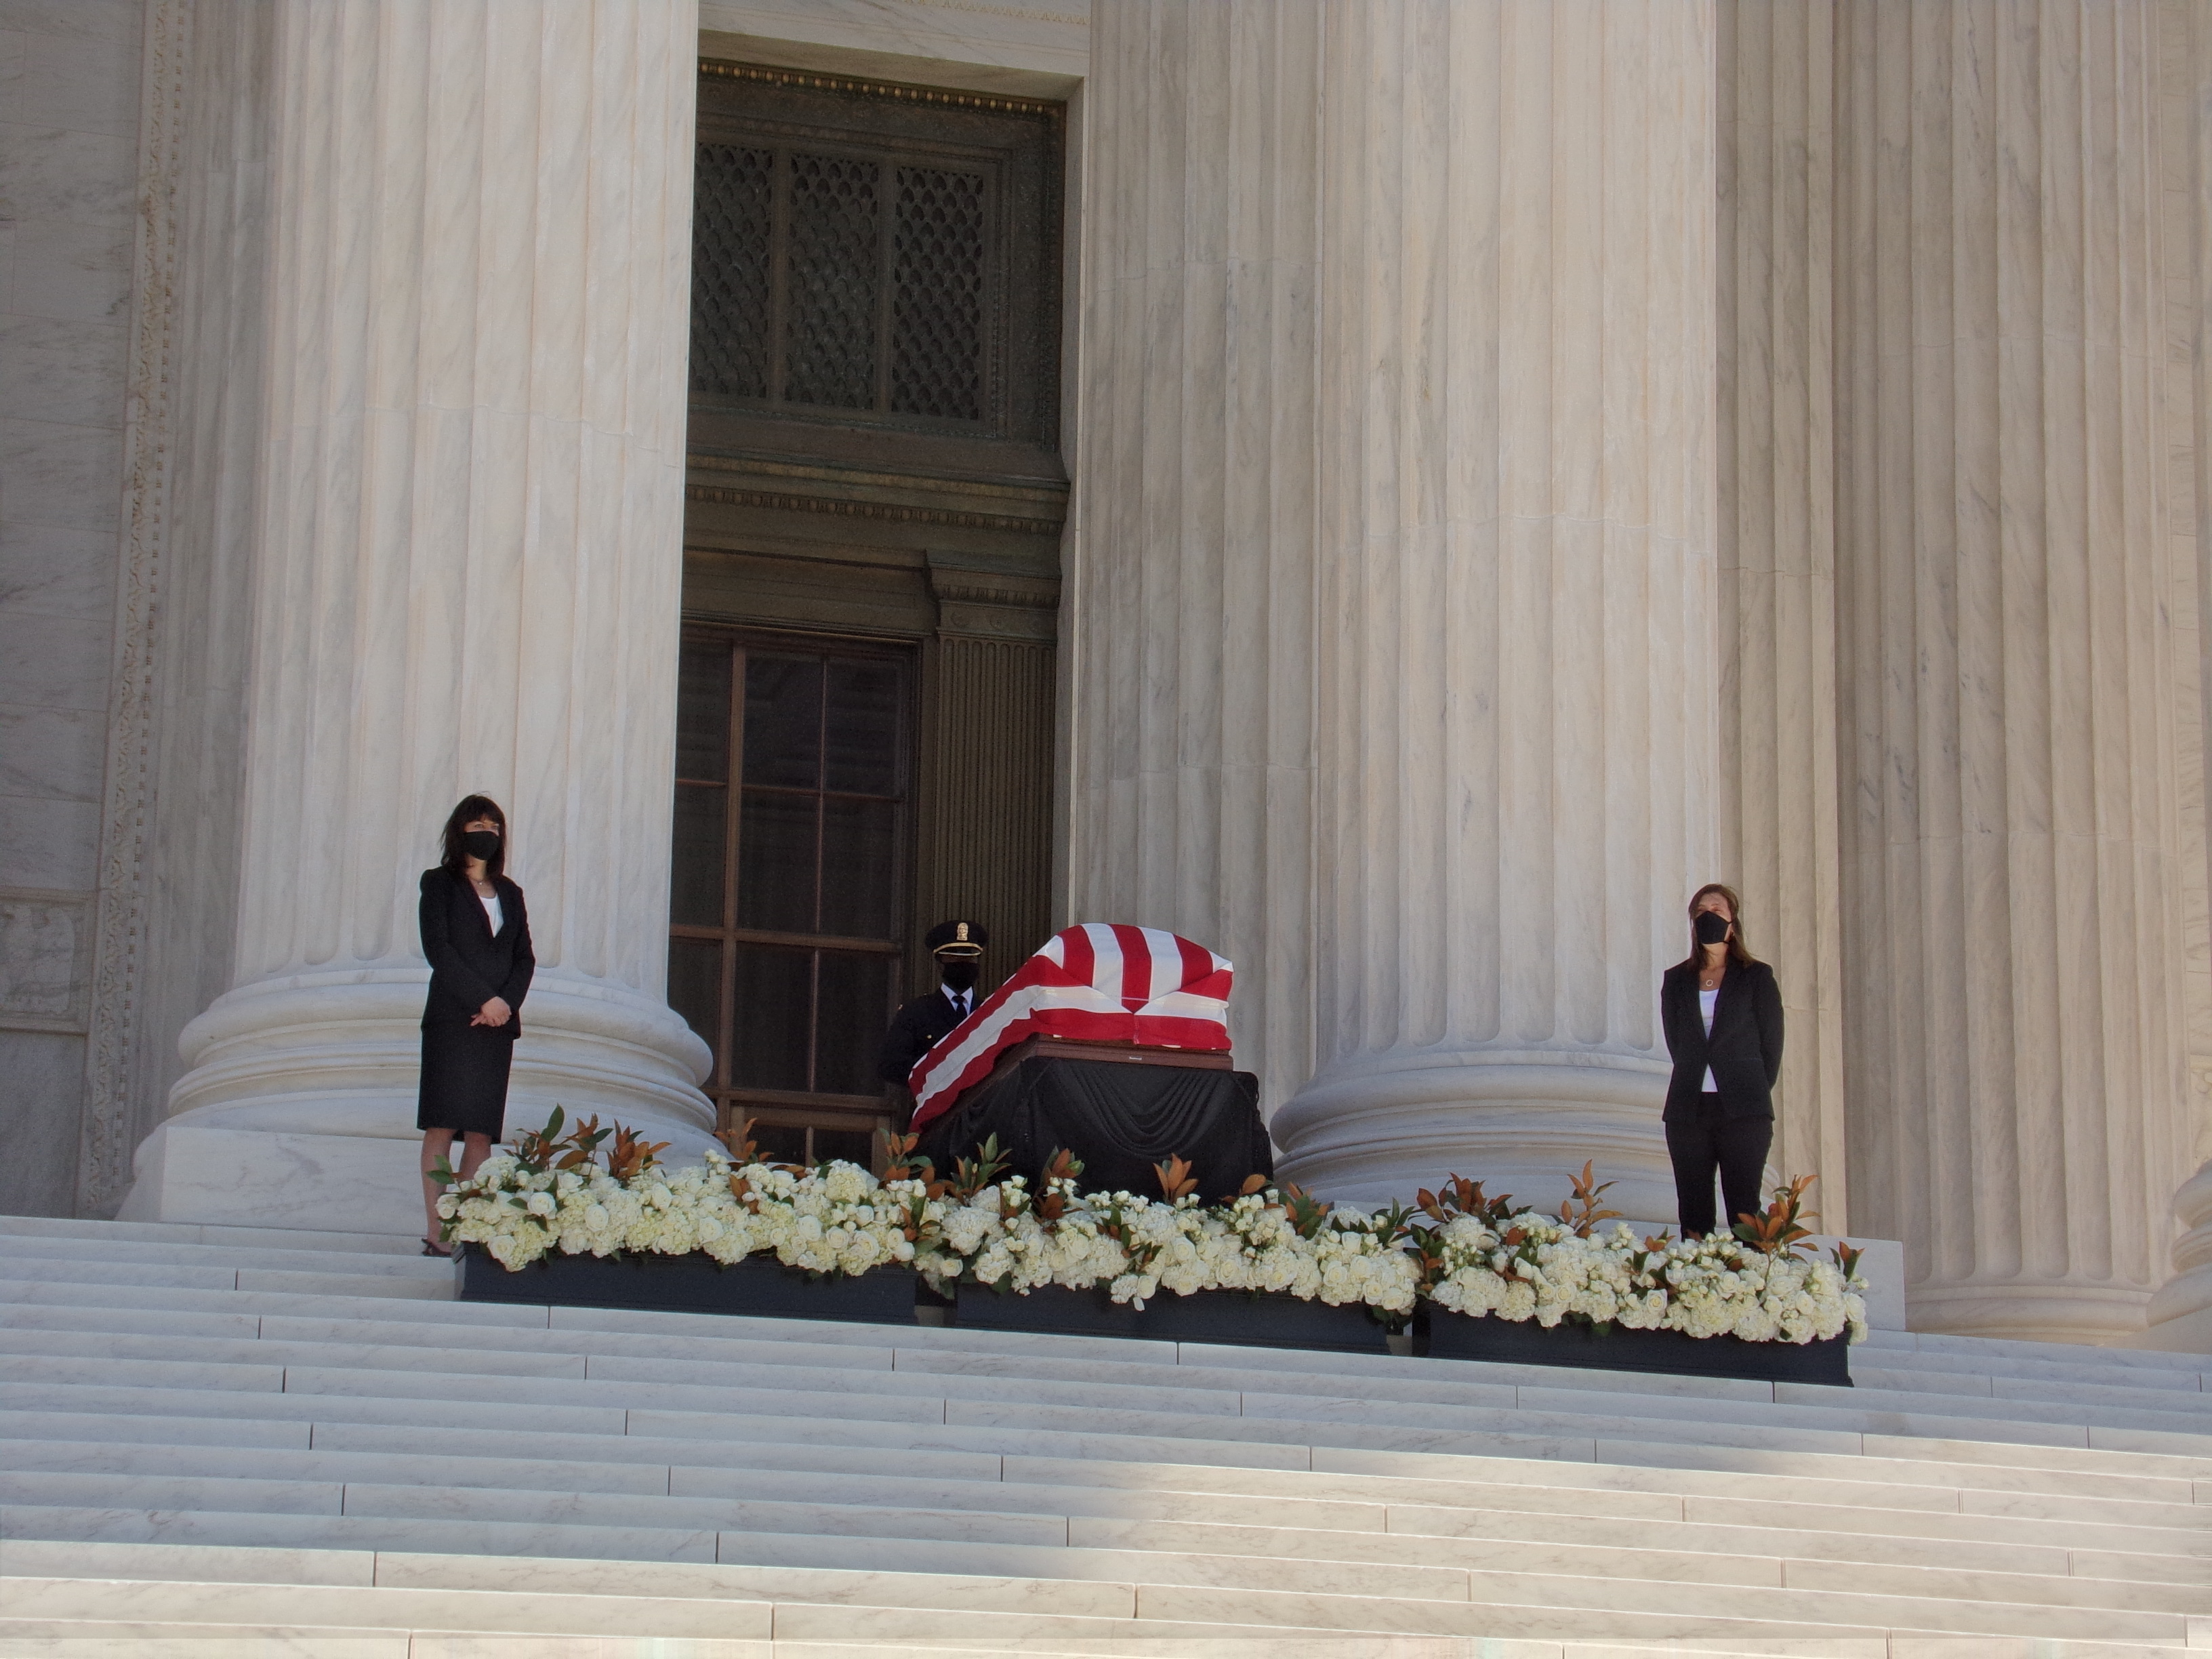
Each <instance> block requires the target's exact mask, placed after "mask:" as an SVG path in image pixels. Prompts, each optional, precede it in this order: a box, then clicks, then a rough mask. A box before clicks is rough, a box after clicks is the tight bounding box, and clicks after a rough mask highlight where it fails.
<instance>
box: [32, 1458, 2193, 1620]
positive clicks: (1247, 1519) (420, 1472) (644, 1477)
mask: <svg viewBox="0 0 2212 1659" xmlns="http://www.w3.org/2000/svg"><path fill="white" fill-rule="evenodd" d="M660 1444H661V1447H662V1450H663V1455H665V1456H667V1457H669V1458H670V1460H671V1461H669V1462H654V1463H610V1462H596V1461H594V1462H584V1461H577V1460H556V1459H549V1458H544V1457H538V1458H523V1457H513V1456H511V1457H506V1458H500V1457H490V1456H483V1455H451V1454H449V1453H444V1452H437V1453H433V1452H426V1451H406V1452H401V1451H338V1450H329V1449H318V1450H312V1451H307V1450H298V1449H264V1450H261V1451H258V1453H257V1455H255V1456H254V1458H253V1459H252V1468H251V1473H252V1476H253V1477H254V1478H255V1479H257V1480H289V1481H300V1482H306V1483H310V1484H313V1483H340V1484H344V1485H347V1486H353V1485H356V1484H358V1485H375V1486H390V1485H394V1484H398V1483H409V1482H411V1483H415V1484H417V1485H420V1486H429V1487H462V1488H480V1489H495V1490H513V1491H529V1492H562V1493H584V1492H597V1493H618V1494H624V1495H628V1496H631V1497H648V1498H659V1497H662V1496H672V1497H677V1498H722V1499H744V1500H748V1501H749V1502H763V1501H775V1502H783V1503H795V1502H805V1503H811V1504H818V1505H848V1506H862V1507H866V1506H871V1505H877V1504H893V1505H897V1506H899V1507H900V1508H902V1509H903V1510H920V1509H921V1508H923V1507H925V1506H928V1507H951V1508H957V1509H962V1510H987V1511H994V1512H999V1513H1002V1514H1003V1513H1014V1514H1019V1515H1024V1516H1052V1517H1054V1518H1055V1519H1056V1520H1059V1521H1061V1522H1065V1523H1067V1524H1066V1526H1064V1528H1063V1530H1064V1531H1065V1532H1066V1536H1067V1538H1068V1540H1069V1541H1074V1542H1085V1541H1087V1542H1102V1541H1104V1537H1105V1535H1104V1534H1100V1535H1099V1536H1097V1537H1091V1538H1087V1539H1084V1538H1078V1537H1076V1536H1075V1531H1074V1528H1075V1527H1076V1526H1078V1525H1080V1526H1090V1525H1091V1523H1092V1522H1096V1523H1097V1525H1098V1526H1102V1527H1108V1528H1120V1529H1121V1531H1120V1532H1118V1533H1116V1534H1115V1544H1114V1547H1121V1548H1146V1547H1160V1548H1177V1547H1183V1546H1182V1545H1178V1544H1176V1543H1173V1542H1163V1543H1160V1544H1158V1545H1152V1544H1148V1543H1146V1542H1145V1541H1144V1540H1143V1537H1142V1535H1141V1534H1144V1532H1145V1530H1146V1528H1152V1527H1156V1526H1162V1525H1166V1524H1168V1523H1174V1524H1187V1525H1196V1526H1200V1527H1207V1528H1222V1529H1225V1530H1223V1531H1222V1532H1221V1533H1220V1534H1219V1535H1220V1536H1222V1537H1229V1536H1230V1535H1231V1529H1237V1528H1243V1529H1244V1530H1245V1531H1246V1532H1251V1531H1252V1521H1253V1516H1254V1515H1255V1510H1261V1509H1263V1510H1264V1513H1265V1516H1266V1525H1265V1527H1264V1528H1260V1529H1259V1532H1260V1533H1264V1534H1266V1539H1267V1549H1268V1550H1269V1551H1271V1552H1272V1553H1280V1554H1284V1555H1286V1556H1297V1557H1301V1558H1314V1557H1322V1558H1326V1559H1343V1560H1370V1559H1372V1560H1378V1561H1384V1562H1407V1563H1413V1564H1417V1565H1452V1564H1453V1563H1454V1562H1455V1561H1457V1560H1459V1559H1462V1558H1463V1557H1464V1555H1465V1554H1466V1550H1465V1547H1464V1546H1463V1545H1462V1544H1460V1543H1458V1542H1455V1541H1458V1540H1465V1539H1477V1538H1483V1539H1497V1540H1499V1541H1512V1542H1513V1543H1514V1544H1515V1546H1516V1550H1517V1549H1519V1548H1522V1547H1541V1546H1551V1547H1560V1548H1569V1549H1573V1550H1576V1551H1578V1552H1582V1553H1584V1554H1586V1555H1587V1554H1589V1552H1590V1551H1591V1550H1592V1549H1593V1548H1595V1549H1597V1551H1598V1555H1590V1556H1589V1559H1590V1561H1591V1563H1592V1564H1593V1565H1595V1563H1596V1562H1597V1561H1598V1559H1599V1556H1601V1555H1604V1553H1605V1552H1608V1551H1610V1552H1614V1553H1613V1554H1612V1555H1609V1556H1605V1559H1607V1560H1609V1561H1611V1562H1613V1570H1614V1571H1620V1572H1623V1573H1626V1574H1627V1575H1628V1576H1632V1577H1643V1576H1651V1573H1652V1572H1656V1574H1657V1576H1660V1577H1668V1578H1677V1579H1696V1578H1704V1577H1715V1578H1716V1579H1717V1582H1730V1583H1761V1582H1768V1580H1769V1579H1770V1578H1775V1577H1776V1575H1778V1572H1779V1570H1780V1565H1779V1564H1780V1562H1781V1561H1782V1560H1784V1559H1790V1558H1800V1557H1802V1558H1803V1559H1826V1560H1856V1561H1860V1562H1864V1563H1869V1564H1885V1563H1886V1564H1893V1565H1924V1563H1925V1562H1926V1560H1927V1559H1928V1557H1929V1547H1930V1545H1931V1544H1932V1543H1936V1541H1938V1540H1941V1541H1942V1542H1941V1549H1942V1559H1943V1560H1944V1562H1945V1564H1946V1565H1948V1566H1952V1567H1957V1568H1967V1569H1972V1570H1974V1571H1989V1572H2006V1573H2040V1574H2045V1575H2057V1577H2061V1578H2063V1577H2068V1576H2069V1548H2068V1544H2067V1542H2066V1541H2058V1540H2057V1539H2054V1541H2053V1542H2051V1543H2049V1544H2045V1545H2042V1546H2034V1545H2022V1544H2016V1543H2008V1544H1976V1543H1972V1542H1968V1541H1961V1540H1959V1539H1956V1538H1944V1537H1943V1534H1944V1531H1945V1528H1943V1526H1942V1522H1943V1521H1945V1520H1948V1519H1949V1518H1950V1517H1946V1516H1929V1525H1928V1526H1927V1527H1926V1528H1924V1529H1923V1534H1922V1535H1882V1534H1876V1535H1873V1536H1870V1537H1861V1536H1854V1535H1852V1534H1848V1533H1844V1534H1840V1535H1839V1534H1837V1533H1836V1532H1834V1531H1833V1530H1832V1529H1831V1528H1820V1529H1811V1528H1796V1529H1792V1528H1783V1527H1779V1526H1775V1525H1771V1524H1769V1525H1764V1526H1761V1525H1757V1524H1750V1525H1746V1524H1737V1525H1727V1526H1724V1525H1717V1524H1708V1523H1686V1522H1681V1521H1680V1520H1673V1519H1669V1520H1656V1519H1653V1518H1651V1517H1650V1516H1639V1517H1637V1518H1634V1519H1611V1518H1607V1516H1605V1514H1604V1511H1603V1510H1602V1509H1601V1508H1599V1507H1597V1506H1595V1505H1591V1506H1588V1507H1585V1508H1584V1509H1583V1510H1579V1511H1577V1512H1573V1513H1570V1514H1562V1515H1558V1516H1544V1515H1541V1514H1538V1515H1531V1514H1529V1513H1528V1512H1526V1511H1524V1510H1501V1509H1497V1508H1474V1507H1469V1505H1468V1504H1467V1503H1462V1504H1413V1503H1405V1504H1401V1503H1395V1502H1391V1503H1384V1502H1380V1501H1373V1499H1372V1498H1370V1499H1369V1500H1367V1501H1359V1500H1354V1499H1349V1498H1320V1497H1312V1496H1307V1497H1292V1496H1288V1495H1285V1494H1283V1493H1281V1492H1271V1493H1268V1494H1266V1495H1265V1496H1264V1498H1258V1499H1257V1500H1256V1502H1255V1495H1254V1494H1249V1493H1244V1492H1189V1491H1182V1490H1177V1489H1176V1487H1175V1486H1174V1485H1173V1484H1170V1485H1167V1486H1159V1487H1154V1488H1151V1489H1146V1488H1141V1487H1133V1486H1099V1485H1097V1484H1095V1483H1083V1482H1079V1481H1069V1480H1048V1479H1040V1480H1034V1481H1029V1482H1024V1481H1022V1480H1018V1479H1016V1478H1015V1477H1014V1475H1013V1474H1011V1473H1010V1474H1009V1475H1008V1478H1006V1479H1005V1480H1000V1478H999V1469H998V1468H997V1465H996V1462H995V1461H994V1460H983V1459H974V1460H969V1461H970V1462H972V1463H975V1464H978V1465H983V1466H984V1467H982V1468H968V1469H963V1470H959V1471H957V1472H956V1473H952V1474H946V1473H945V1472H944V1471H943V1470H941V1469H939V1470H928V1469H921V1470H917V1469H916V1468H912V1467H910V1466H909V1463H908V1459H907V1458H905V1457H902V1458H901V1459H900V1460H899V1462H898V1465H897V1468H896V1473H895V1474H885V1473H884V1472H882V1471H881V1469H880V1468H862V1467H860V1464H862V1463H863V1462H864V1461H866V1460H865V1459H864V1458H863V1456H862V1455H860V1454H858V1453H848V1456H847V1458H846V1460H845V1461H846V1462H848V1465H849V1467H848V1468H844V1469H838V1470H832V1469H825V1468H818V1467H811V1468H763V1467H760V1466H759V1465H757V1464H748V1465H742V1466H736V1467H732V1466H728V1465H722V1466H714V1467H700V1466H697V1465H696V1464H692V1463H690V1462H686V1461H684V1460H685V1458H686V1456H687V1455H688V1451H689V1449H688V1448H687V1447H686V1446H685V1445H684V1443H660ZM814 1461H815V1462H817V1463H819V1462H822V1461H823V1460H822V1459H818V1458H817V1459H816V1460H814ZM875 1461H876V1462H877V1463H878V1465H880V1462H881V1460H880V1458H878V1459H876V1460H875ZM0 1472H9V1473H24V1474H33V1473H55V1474H102V1475H107V1476H139V1475H144V1476H154V1477H174V1476H203V1477H224V1476H230V1475H234V1474H239V1473H240V1463H239V1460H238V1459H237V1457H236V1455H235V1449H234V1448H231V1447H224V1446H194V1447H173V1446H146V1445H143V1444H132V1443H127V1442H126V1443H112V1442H110V1443H101V1442H71V1441H69V1440H66V1439H60V1438H56V1439H51V1440H46V1439H41V1440H35V1441H32V1440H21V1439H10V1440H6V1441H0ZM1036 1473H1037V1474H1040V1475H1056V1474H1059V1473H1060V1470H1059V1469H1058V1468H1042V1469H1039V1470H1037V1471H1036ZM1162 1474H1163V1476H1164V1479H1165V1480H1167V1481H1169V1482H1170V1483H1172V1482H1173V1480H1174V1475H1173V1474H1172V1472H1169V1471H1163V1472H1162ZM1377 1496H1379V1495H1377ZM38 1501H41V1502H43V1501H47V1500H46V1499H44V1498H41V1499H40V1500H38ZM1471 1501H1472V1500H1470V1502H1471ZM342 1508H345V1509H347V1510H350V1508H351V1506H350V1505H342ZM687 1518H688V1517H687ZM833 1518H834V1517H833ZM659 1519H661V1520H668V1519H671V1517H670V1516H662V1517H659ZM625 1524H628V1523H625ZM641 1524H642V1523H641ZM774 1529H775V1530H783V1531H810V1530H816V1529H817V1528H813V1527H808V1526H799V1525H796V1524H789V1523H786V1524H782V1525H780V1526H778V1527H776V1528H774ZM830 1529H832V1530H836V1529H839V1528H830ZM854 1530H861V1531H866V1530H880V1528H866V1527H863V1528H854ZM1170 1530H1171V1528H1170ZM2086 1530H2087V1529H2085V1528H2079V1527H2072V1528H2069V1531H2068V1532H2067V1534H2063V1535H2061V1536H2062V1537H2063V1538H2064V1539H2066V1540H2070V1541H2072V1542H2074V1543H2075V1544H2076V1545H2078V1544H2079V1543H2080V1542H2081V1539H2082V1534H2083V1533H2084V1532H2085V1531H2086ZM935 1531H936V1529H935V1528H931V1529H930V1530H928V1531H927V1532H925V1533H924V1534H922V1535H924V1536H931V1535H935ZM1163 1535H1164V1536H1165V1535H1166V1534H1163ZM1254 1535H1255V1536H1256V1535H1258V1534H1256V1533H1255V1534H1254ZM1299 1539H1303V1541H1302V1542H1297V1540H1299ZM1294 1542H1297V1547H1292V1544H1293V1543H1294ZM2204 1543H2205V1546H2206V1553H2212V1538H2208V1539H2206V1540H2204ZM1255 1548H1256V1547H1255ZM1200 1553H1239V1554H1243V1553H1254V1548H1248V1547H1243V1546H1242V1545H1239V1546H1237V1547H1233V1548H1232V1547H1227V1546H1225V1547H1223V1548H1222V1549H1218V1550H1214V1551H1207V1552H1200ZM2081 1553H2084V1552H2081V1551H2080V1550H2078V1548H2077V1549H2076V1551H2075V1555H2076V1557H2077V1558H2078V1556H2079V1555H2080V1554H2081ZM1736 1558H1742V1559H1743V1560H1747V1561H1748V1560H1752V1559H1753V1558H1758V1560H1757V1561H1756V1563H1755V1565H1754V1566H1753V1567H1752V1568H1748V1569H1747V1568H1745V1567H1744V1566H1742V1565H1741V1562H1739V1561H1738V1560H1737V1559H1736ZM1647 1559H1648V1561H1649V1563H1650V1570H1649V1571H1647V1570H1646V1568H1645V1567H1644V1566H1639V1565H1637V1563H1638V1562H1641V1561H1646V1560H1647ZM2097 1559H2098V1563H2099V1566H2098V1570H2097V1571H2087V1570H2086V1569H2082V1568H2080V1567H2078V1566H2077V1567H2074V1568H2072V1569H2070V1571H2072V1572H2073V1573H2074V1575H2075V1576H2077V1577H2112V1578H2120V1579H2141V1580H2144V1581H2147V1582H2151V1583H2194V1582H2195V1581H2196V1580H2197V1579H2199V1578H2201V1577H2203V1576H2204V1575H2205V1574H2206V1571H2207V1568H2206V1564H2205V1561H2204V1559H2203V1555H2202V1554H2200V1555H2197V1556H2187V1555H2175V1554H2165V1553H2155V1552H2138V1551H2130V1550H2128V1549H2127V1548H2125V1547H2124V1546H2123V1545H2122V1544H2120V1543H2119V1542H2118V1541H2116V1542H2115V1544H2114V1547H2112V1548H2110V1549H2108V1550H2107V1551H2106V1552H2104V1553H2101V1554H2100V1555H2099V1556H2098V1558H2097ZM1709 1566H1710V1571H1708V1567H1709ZM1745 1571H1751V1572H1752V1573H1753V1576H1752V1577H1743V1576H1742V1575H1743V1573H1744V1572H1745ZM1776 1582H1778V1579H1776ZM2028 1599H2041V1598H2033V1597H2032V1598H2028ZM2207 1611H2212V1609H2207Z"/></svg>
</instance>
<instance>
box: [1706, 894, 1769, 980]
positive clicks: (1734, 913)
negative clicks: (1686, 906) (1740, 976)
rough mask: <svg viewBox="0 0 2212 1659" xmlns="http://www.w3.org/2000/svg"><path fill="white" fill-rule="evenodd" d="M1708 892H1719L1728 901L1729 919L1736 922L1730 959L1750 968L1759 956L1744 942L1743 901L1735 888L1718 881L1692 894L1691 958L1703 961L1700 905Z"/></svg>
mask: <svg viewBox="0 0 2212 1659" xmlns="http://www.w3.org/2000/svg"><path fill="white" fill-rule="evenodd" d="M1708 893H1718V894H1719V895H1720V896H1722V897H1723V898H1724V899H1726V900H1727V901H1728V908H1729V921H1732V922H1734V923H1735V929H1734V931H1733V932H1731V933H1729V941H1728V959H1729V961H1730V962H1732V963H1735V965H1736V966H1737V967H1739V968H1748V967H1750V966H1751V964H1752V963H1754V962H1757V961H1758V960H1759V958H1758V957H1754V956H1753V955H1752V953H1751V951H1749V950H1748V949H1747V947H1746V946H1745V945H1744V942H1743V901H1742V900H1741V899H1740V898H1738V897H1737V896H1735V888H1733V887H1729V886H1726V885H1724V884H1722V883H1720V882H1717V881H1709V882H1707V883H1706V884H1705V885H1704V886H1703V887H1700V888H1699V889H1698V890H1697V891H1696V892H1694V893H1692V894H1691V895H1690V960H1691V961H1692V962H1703V961H1704V960H1705V946H1704V945H1700V944H1699V943H1698V906H1699V904H1701V903H1703V902H1705V895H1706V894H1708Z"/></svg>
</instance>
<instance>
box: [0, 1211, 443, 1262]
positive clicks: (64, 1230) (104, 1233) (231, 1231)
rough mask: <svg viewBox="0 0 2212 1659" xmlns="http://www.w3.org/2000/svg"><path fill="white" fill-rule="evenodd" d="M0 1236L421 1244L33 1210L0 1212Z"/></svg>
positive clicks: (355, 1250) (384, 1246)
mask: <svg viewBox="0 0 2212 1659" xmlns="http://www.w3.org/2000/svg"><path fill="white" fill-rule="evenodd" d="M0 1237H15V1238H77V1239H86V1238H92V1239H101V1238H106V1239H124V1240H133V1241H138V1242H142V1243H156V1244H169V1245H182V1246H191V1245H195V1244H231V1245H240V1244H242V1245H266V1246H269V1247H270V1248H271V1249H283V1250H327V1251H334V1252H340V1253H344V1254H349V1255H405V1256H416V1257H421V1255H422V1240H421V1239H419V1238H412V1237H405V1236H404V1235H401V1234H396V1233H334V1232H318V1231H313V1230H312V1229H309V1228H304V1227H236V1226H229V1225H222V1224H220V1223H216V1222H195V1221H82V1220H77V1219H75V1218H70V1217H63V1216H32V1215H0ZM422 1259H425V1260H427V1259H428V1258H422Z"/></svg>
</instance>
